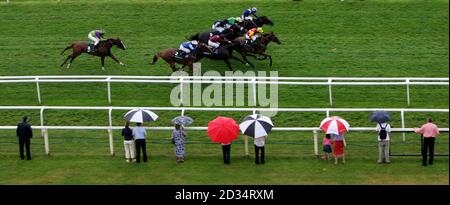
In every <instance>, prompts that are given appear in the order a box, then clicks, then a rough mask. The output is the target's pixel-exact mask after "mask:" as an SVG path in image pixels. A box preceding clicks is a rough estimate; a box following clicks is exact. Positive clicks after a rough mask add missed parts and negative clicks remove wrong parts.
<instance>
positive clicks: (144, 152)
mask: <svg viewBox="0 0 450 205" xmlns="http://www.w3.org/2000/svg"><path fill="white" fill-rule="evenodd" d="M135 142H136V143H135V144H136V162H137V163H139V162H141V148H142V157H143V160H144V162H147V149H146V146H145V139H136V140H135Z"/></svg>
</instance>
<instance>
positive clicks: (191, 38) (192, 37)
mask: <svg viewBox="0 0 450 205" xmlns="http://www.w3.org/2000/svg"><path fill="white" fill-rule="evenodd" d="M199 35H200V33H196V34H194V35H192V36H189V37H187V40H190V41H192V40H198V36H199Z"/></svg>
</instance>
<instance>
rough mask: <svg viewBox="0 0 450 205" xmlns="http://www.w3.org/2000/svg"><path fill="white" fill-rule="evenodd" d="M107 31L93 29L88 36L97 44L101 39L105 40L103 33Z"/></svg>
mask: <svg viewBox="0 0 450 205" xmlns="http://www.w3.org/2000/svg"><path fill="white" fill-rule="evenodd" d="M105 33H106V32H105V31H104V30H93V31H91V32H89V34H88V38H89V39H91V40H92V41H93V42H94V45H95V46H97V45H98V43H99V42H100V41H101V40H105V39H104V38H103V35H104V34H105Z"/></svg>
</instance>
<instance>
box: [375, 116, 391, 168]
mask: <svg viewBox="0 0 450 205" xmlns="http://www.w3.org/2000/svg"><path fill="white" fill-rule="evenodd" d="M376 130H377V132H378V161H377V162H378V164H381V163H388V164H389V163H391V160H390V159H389V154H390V153H389V152H390V149H389V147H390V141H391V125H390V124H389V123H387V122H384V123H378V124H377V127H376Z"/></svg>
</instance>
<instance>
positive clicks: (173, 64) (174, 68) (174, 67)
mask: <svg viewBox="0 0 450 205" xmlns="http://www.w3.org/2000/svg"><path fill="white" fill-rule="evenodd" d="M169 64H170V67H171V68H172V71H173V72H175V71H177V66H176V65H175V62H170V63H169Z"/></svg>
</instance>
